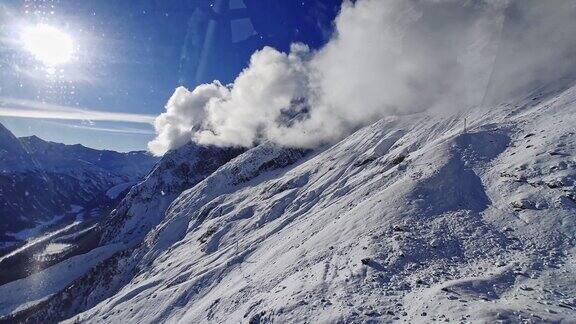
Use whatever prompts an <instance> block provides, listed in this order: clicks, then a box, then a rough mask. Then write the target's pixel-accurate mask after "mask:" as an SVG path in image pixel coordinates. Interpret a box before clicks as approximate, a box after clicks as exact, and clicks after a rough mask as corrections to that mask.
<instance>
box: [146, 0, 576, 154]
mask: <svg viewBox="0 0 576 324" xmlns="http://www.w3.org/2000/svg"><path fill="white" fill-rule="evenodd" d="M534 21H538V22H539V23H533V22H534ZM575 30H576V7H575V6H574V2H573V1H571V0H558V1H554V2H550V1H532V0H530V1H524V0H518V1H516V0H510V1H496V0H495V1H492V0H485V1H474V2H469V1H451V0H446V1H432V0H423V1H402V0H391V1H381V0H361V1H356V2H354V3H352V2H349V1H345V2H344V4H343V6H342V9H341V12H340V14H339V15H338V17H337V19H336V21H335V31H334V36H333V37H332V38H331V40H330V41H329V42H328V43H327V44H326V45H325V46H324V47H323V48H321V49H319V50H317V51H315V52H311V51H310V50H309V49H308V48H307V47H306V46H305V45H302V44H294V45H293V46H292V48H291V50H290V53H281V52H279V51H277V50H275V49H273V48H270V47H265V48H263V49H262V50H259V51H257V52H255V53H254V54H253V55H252V58H251V59H250V64H249V66H248V67H247V68H246V69H245V70H244V71H242V73H240V75H239V76H238V77H237V78H236V80H235V81H234V83H233V84H231V85H222V84H220V83H219V82H217V81H215V82H213V83H211V84H204V85H201V86H199V87H197V88H196V89H194V90H193V91H188V90H186V89H184V88H182V87H180V88H178V89H177V90H176V91H175V92H174V95H173V96H172V98H171V99H170V100H169V102H168V104H167V105H166V110H167V111H166V112H165V113H163V114H161V115H160V116H159V117H158V118H157V119H156V122H155V126H156V132H157V134H158V136H157V137H156V139H154V140H153V141H152V142H151V143H150V144H149V148H150V150H152V152H154V153H156V154H159V155H160V154H163V153H164V152H166V151H167V150H169V149H174V148H177V147H179V146H180V145H183V144H185V143H187V142H188V141H190V140H194V141H196V142H198V143H201V144H214V145H220V146H243V147H252V146H253V145H254V144H257V143H260V142H262V141H264V140H270V141H272V142H275V143H278V144H281V145H286V146H291V147H307V148H311V147H316V146H318V145H320V144H324V143H333V142H334V141H336V140H338V139H340V138H342V137H343V136H345V135H347V134H350V133H351V132H352V131H354V130H356V129H358V128H359V127H361V126H364V125H367V124H369V123H372V122H374V121H376V120H378V119H379V118H382V117H384V116H390V115H395V114H404V113H410V112H415V111H423V110H428V111H431V112H436V111H438V110H440V111H446V110H449V111H457V110H461V109H466V108H467V107H471V106H474V105H483V104H484V105H485V104H489V103H490V104H494V103H498V102H500V100H503V99H506V98H508V97H510V96H511V95H513V94H514V95H517V93H519V92H520V93H526V91H529V90H532V89H533V88H534V87H535V85H538V84H547V83H549V82H551V81H552V80H557V79H559V78H560V77H562V76H563V75H564V74H566V73H568V74H570V73H573V71H574V69H575V67H576V39H575V38H574V37H573V33H574V31H575Z"/></svg>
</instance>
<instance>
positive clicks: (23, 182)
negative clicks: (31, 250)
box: [0, 125, 157, 242]
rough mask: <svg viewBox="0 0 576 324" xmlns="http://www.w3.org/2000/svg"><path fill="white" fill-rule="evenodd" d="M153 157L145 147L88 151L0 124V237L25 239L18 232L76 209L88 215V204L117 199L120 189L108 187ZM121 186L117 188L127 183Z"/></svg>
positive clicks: (132, 178) (147, 166)
mask: <svg viewBox="0 0 576 324" xmlns="http://www.w3.org/2000/svg"><path fill="white" fill-rule="evenodd" d="M156 161H157V158H155V157H153V156H151V155H149V154H148V153H146V152H129V153H118V152H113V151H101V150H94V149H90V148H87V147H84V146H81V145H64V144H59V143H53V142H47V141H44V140H42V139H40V138H38V137H36V136H32V137H24V138H20V139H18V138H16V137H15V136H14V135H13V134H12V133H10V132H9V131H8V130H7V129H6V128H5V127H4V126H2V125H0V193H1V194H0V219H1V220H0V239H2V240H3V241H5V242H8V241H11V240H14V241H13V242H15V241H18V240H20V239H25V237H23V236H27V235H25V233H24V231H28V232H41V231H42V229H41V227H47V226H48V225H50V224H54V223H55V222H58V221H59V220H63V219H64V218H66V217H68V216H70V217H75V216H76V215H71V214H78V213H79V212H80V211H82V210H83V211H84V214H86V215H84V216H86V217H88V216H90V215H88V212H89V209H90V208H92V207H94V208H101V207H103V205H105V204H106V203H111V202H112V201H114V200H115V199H116V198H121V197H118V196H119V195H120V193H122V192H117V193H116V196H115V197H111V196H110V195H106V193H107V192H108V190H112V189H113V188H114V187H115V186H122V185H124V184H127V183H128V184H134V183H135V182H136V181H138V180H140V179H142V178H143V177H144V176H145V175H146V174H147V173H148V172H149V171H150V170H151V169H152V166H153V165H154V164H155V163H156ZM124 187H125V188H124V189H125V190H120V191H127V189H128V188H129V187H127V186H124ZM120 189H121V188H120ZM116 191H118V190H116ZM34 228H36V229H37V230H33V229H34Z"/></svg>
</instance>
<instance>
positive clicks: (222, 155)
mask: <svg viewBox="0 0 576 324" xmlns="http://www.w3.org/2000/svg"><path fill="white" fill-rule="evenodd" d="M241 152H242V150H241V149H233V148H231V149H222V148H218V147H204V146H198V145H194V144H187V145H185V146H183V147H181V148H179V149H178V150H175V151H171V152H169V153H167V154H166V155H165V156H164V157H163V158H162V160H161V161H160V163H158V165H157V166H156V167H155V168H154V170H153V171H152V172H151V173H150V174H149V175H148V176H147V177H146V179H145V180H144V181H142V182H141V183H140V184H138V185H136V186H134V187H133V188H132V189H131V190H130V192H129V193H128V194H127V196H126V197H125V199H124V200H123V201H122V202H121V203H120V205H119V206H118V208H117V209H116V210H114V211H113V212H112V214H111V215H110V217H109V218H107V220H106V222H105V224H104V225H103V226H102V227H103V235H102V240H101V244H102V245H105V244H108V243H114V242H123V243H124V244H128V245H134V244H136V243H139V242H140V241H141V239H142V238H143V237H144V236H145V235H146V234H147V233H148V232H149V231H150V229H151V228H152V227H154V226H156V225H158V223H160V221H161V219H162V217H163V216H164V211H165V210H166V209H167V208H168V206H169V205H170V203H171V202H172V201H173V200H174V199H175V198H176V197H177V196H178V195H179V194H180V193H181V192H182V191H184V190H185V189H188V188H190V187H193V186H194V185H195V184H197V183H198V182H200V181H202V180H204V178H206V177H207V176H209V175H210V174H211V173H212V172H214V171H215V170H216V169H217V168H218V167H220V166H221V165H223V164H225V163H226V162H228V161H229V160H231V159H232V158H234V157H235V156H237V155H238V154H240V153H241Z"/></svg>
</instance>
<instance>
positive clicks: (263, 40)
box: [0, 0, 341, 151]
mask: <svg viewBox="0 0 576 324" xmlns="http://www.w3.org/2000/svg"><path fill="white" fill-rule="evenodd" d="M340 2H341V1H339V0H334V1H332V0H330V1H328V0H326V1H324V0H323V1H309V0H303V1H291V0H290V1H289V0H283V1H278V0H196V1H190V0H187V1H184V0H171V1H162V0H143V1H135V0H134V1H115V0H83V1H72V0H65V1H57V0H54V1H15V0H7V1H6V0H4V1H2V3H1V4H0V122H2V123H3V124H4V125H5V126H6V127H8V128H9V129H10V130H11V131H13V132H14V133H15V134H16V135H17V136H27V135H33V134H34V135H38V136H40V137H42V138H44V139H46V140H51V141H56V142H63V143H70V144H72V143H81V144H84V145H86V146H89V147H95V148H107V149H114V150H119V151H128V150H141V149H145V147H146V143H147V142H148V141H150V140H151V139H152V138H153V137H154V134H153V127H152V125H151V124H150V122H151V121H152V120H153V117H154V116H156V115H158V114H159V113H161V112H163V111H164V104H165V103H166V101H167V99H168V98H169V97H170V95H171V94H172V92H173V91H174V89H175V88H176V87H177V86H179V85H184V86H186V87H188V88H194V86H196V85H198V84H200V83H204V82H210V81H212V80H214V79H218V80H221V81H222V82H223V83H229V82H231V81H233V80H234V78H235V76H236V75H237V74H238V73H239V72H240V71H241V70H242V69H243V68H244V67H245V66H246V65H247V62H248V59H249V57H250V55H251V53H252V52H254V51H255V50H257V49H260V48H262V47H263V46H265V45H270V46H273V47H275V48H277V49H279V50H282V51H287V50H288V49H289V45H290V44H291V43H292V42H303V43H305V44H307V45H309V46H310V47H311V48H319V47H320V46H321V45H323V44H324V43H325V42H326V41H327V40H328V38H329V36H330V34H331V32H332V21H333V19H334V17H335V16H336V14H337V12H338V9H339V6H340ZM39 25H41V26H49V27H50V28H54V29H55V30H57V31H58V32H59V33H63V34H65V35H67V37H69V39H71V42H72V44H73V51H72V55H71V57H70V58H69V59H67V61H66V62H64V63H58V64H48V65H47V64H46V63H45V62H42V61H39V59H38V57H36V56H35V55H34V53H32V52H30V50H29V49H27V47H26V46H24V45H26V44H28V43H29V42H30V40H28V43H26V39H23V38H26V36H23V35H25V33H26V30H29V29H30V28H34V26H39ZM43 28H44V29H46V27H43ZM54 43H55V44H54V46H58V45H59V46H62V44H57V43H58V42H54ZM28 45H29V44H28ZM51 46H52V45H51ZM15 116H18V117H15Z"/></svg>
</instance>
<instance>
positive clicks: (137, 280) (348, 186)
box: [0, 87, 576, 323]
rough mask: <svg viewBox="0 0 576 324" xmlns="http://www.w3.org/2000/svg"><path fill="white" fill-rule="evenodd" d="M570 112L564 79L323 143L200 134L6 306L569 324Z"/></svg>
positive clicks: (11, 291) (98, 313)
mask: <svg viewBox="0 0 576 324" xmlns="http://www.w3.org/2000/svg"><path fill="white" fill-rule="evenodd" d="M465 119H466V123H467V126H466V128H464V120H465ZM574 125H576V87H569V88H563V89H560V90H558V89H555V90H554V91H544V90H541V91H536V92H534V93H533V94H532V95H531V96H529V97H526V98H523V99H518V100H514V101H513V102H509V103H506V104H502V105H500V106H497V107H476V108H474V109H471V110H468V111H460V112H458V113H439V112H435V113H432V112H426V113H419V114H412V115H406V116H401V117H390V118H385V119H382V120H380V121H378V122H376V123H374V124H372V125H370V126H367V127H364V128H362V129H360V130H358V131H357V132H355V133H354V134H352V135H350V136H348V137H346V138H345V139H343V140H341V141H340V142H338V143H336V144H334V145H330V146H325V147H322V148H318V149H315V150H313V151H305V150H297V149H291V148H285V147H279V146H276V145H273V144H270V143H263V144H261V145H259V146H256V147H254V148H252V149H250V150H247V151H246V152H243V153H242V154H240V155H238V156H236V155H237V154H239V153H240V152H239V151H233V150H230V151H227V150H222V151H219V153H215V152H214V151H211V150H210V149H209V148H200V147H197V146H195V145H193V144H190V145H187V146H184V147H182V148H180V149H177V150H175V151H173V152H172V153H170V154H168V155H167V156H165V157H164V159H163V160H162V162H160V164H159V165H158V167H156V169H155V170H154V171H153V172H152V173H151V174H150V175H149V176H148V177H147V179H146V180H145V181H144V182H142V183H141V184H139V185H138V186H136V187H134V188H132V189H131V191H130V193H129V194H128V195H127V197H126V198H125V199H124V200H123V201H122V203H121V204H120V206H119V207H118V208H117V209H116V211H115V212H113V213H112V214H111V217H110V218H109V219H108V220H107V222H106V223H105V225H104V229H103V231H104V233H106V234H104V236H103V239H102V240H101V242H100V246H99V247H98V248H97V249H95V250H93V251H91V252H90V253H88V254H86V255H79V256H77V257H75V258H72V259H70V260H67V261H66V263H62V264H58V265H55V266H53V267H52V268H49V269H46V270H44V271H42V272H40V273H37V274H35V275H33V276H30V277H28V278H24V279H21V280H18V281H15V282H12V283H9V284H6V285H4V286H0V296H1V297H0V310H1V313H0V314H1V315H0V316H4V317H3V319H4V320H5V321H8V322H10V321H11V322H15V321H16V322H18V321H47V320H49V321H55V320H62V319H69V322H78V321H80V322H83V321H85V322H108V323H117V322H138V323H155V322H164V321H167V322H182V323H200V322H219V323H220V322H249V323H262V322H272V321H274V322H327V323H332V322H341V323H349V322H367V321H368V322H391V321H407V322H422V323H427V322H431V321H433V320H434V321H451V322H452V321H472V322H494V321H497V320H502V321H504V322H522V321H528V320H529V321H532V322H562V321H563V322H574V321H576V299H575V298H574V296H576V279H575V278H576V258H575V255H574V253H575V252H576V250H575V248H574V244H575V243H576V242H575V240H574V233H576V182H575V179H576V158H575V157H576V129H575V128H574V127H575V126H574ZM203 154H204V155H203ZM234 156H236V157H235V158H233V157H234ZM228 160H229V161H228ZM206 161H208V162H209V163H208V164H207V165H208V166H207V167H205V168H204V169H201V168H202V165H205V164H203V163H204V162H206ZM88 263H89V264H88ZM63 269H68V271H67V272H66V273H67V274H66V275H64V274H62V273H61V272H62V270H63ZM63 276H66V278H64V277H63ZM40 278H42V282H43V283H42V284H40V285H34V284H33V283H35V282H39V279H40ZM75 278H77V279H75ZM26 287H34V290H33V291H31V290H30V288H26ZM7 296H10V297H7ZM78 313H79V314H78Z"/></svg>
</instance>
